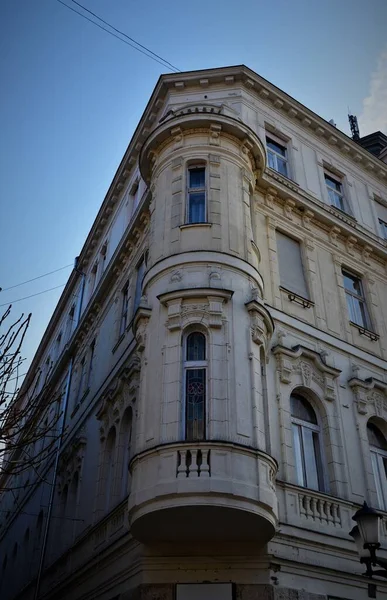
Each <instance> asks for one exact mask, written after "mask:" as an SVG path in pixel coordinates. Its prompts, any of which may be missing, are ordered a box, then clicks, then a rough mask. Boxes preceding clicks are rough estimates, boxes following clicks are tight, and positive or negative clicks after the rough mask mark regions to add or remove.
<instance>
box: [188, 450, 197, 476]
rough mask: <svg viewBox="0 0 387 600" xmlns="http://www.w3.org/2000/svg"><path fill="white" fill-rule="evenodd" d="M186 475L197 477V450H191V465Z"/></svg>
mask: <svg viewBox="0 0 387 600" xmlns="http://www.w3.org/2000/svg"><path fill="white" fill-rule="evenodd" d="M188 477H199V466H198V451H197V450H191V466H190V467H189V469H188Z"/></svg>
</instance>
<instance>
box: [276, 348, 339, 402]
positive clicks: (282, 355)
mask: <svg viewBox="0 0 387 600" xmlns="http://www.w3.org/2000/svg"><path fill="white" fill-rule="evenodd" d="M272 352H273V354H274V355H275V357H276V359H277V368H278V371H279V376H280V381H281V382H282V383H285V384H290V383H292V382H293V381H294V378H295V375H297V376H298V379H300V380H301V384H302V385H303V386H304V387H306V388H312V387H313V385H314V384H315V385H317V387H318V388H320V390H321V392H322V394H323V396H324V398H325V399H326V400H330V401H333V400H335V398H336V383H335V380H336V379H337V377H338V376H339V375H340V373H341V370H340V369H336V368H334V367H331V366H329V365H327V363H326V353H325V352H316V351H314V350H310V349H309V348H305V347H304V346H300V345H298V346H294V347H293V348H286V347H285V346H282V345H277V346H275V347H274V348H273V350H272Z"/></svg>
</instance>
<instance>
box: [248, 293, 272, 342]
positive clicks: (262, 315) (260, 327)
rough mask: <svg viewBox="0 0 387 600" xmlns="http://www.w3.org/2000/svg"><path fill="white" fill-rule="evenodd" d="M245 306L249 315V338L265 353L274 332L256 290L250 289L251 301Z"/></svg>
mask: <svg viewBox="0 0 387 600" xmlns="http://www.w3.org/2000/svg"><path fill="white" fill-rule="evenodd" d="M245 306H246V308H247V310H248V312H249V315H250V329H251V338H252V340H253V342H254V343H255V344H258V345H259V346H263V347H264V350H265V353H267V350H268V347H269V342H270V340H271V337H272V335H273V332H274V322H273V319H272V318H271V316H270V313H269V311H268V310H267V308H265V306H264V305H263V304H262V301H261V300H260V298H259V290H258V288H253V289H252V299H251V300H250V302H247V303H246V304H245Z"/></svg>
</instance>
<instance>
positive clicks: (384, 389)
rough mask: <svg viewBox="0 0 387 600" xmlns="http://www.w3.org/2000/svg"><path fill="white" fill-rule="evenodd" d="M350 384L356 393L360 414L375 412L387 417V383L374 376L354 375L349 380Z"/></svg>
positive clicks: (379, 415)
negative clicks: (359, 376)
mask: <svg viewBox="0 0 387 600" xmlns="http://www.w3.org/2000/svg"><path fill="white" fill-rule="evenodd" d="M348 385H349V387H350V388H351V389H352V391H353V393H354V396H355V403H356V407H357V412H358V413H359V414H360V415H367V414H370V415H372V414H375V415H377V416H378V417H383V418H385V419H386V418H387V383H385V382H384V381H380V380H379V379H374V378H373V377H368V378H367V379H359V378H358V377H352V378H351V379H349V380H348Z"/></svg>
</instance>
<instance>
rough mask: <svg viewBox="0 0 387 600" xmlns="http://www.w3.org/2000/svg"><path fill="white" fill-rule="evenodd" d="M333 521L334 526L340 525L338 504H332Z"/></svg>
mask: <svg viewBox="0 0 387 600" xmlns="http://www.w3.org/2000/svg"><path fill="white" fill-rule="evenodd" d="M333 522H334V524H335V527H341V518H340V506H339V505H338V504H334V505H333Z"/></svg>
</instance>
